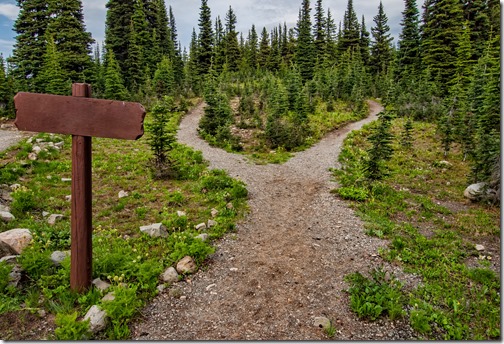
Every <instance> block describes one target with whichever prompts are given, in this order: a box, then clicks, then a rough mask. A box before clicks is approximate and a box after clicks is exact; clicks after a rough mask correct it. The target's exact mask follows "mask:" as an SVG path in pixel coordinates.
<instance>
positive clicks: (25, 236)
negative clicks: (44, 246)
mask: <svg viewBox="0 0 504 344" xmlns="http://www.w3.org/2000/svg"><path fill="white" fill-rule="evenodd" d="M32 239H33V237H32V235H31V232H30V230H29V229H26V228H14V229H11V230H8V231H5V232H2V233H0V240H1V241H3V242H4V243H6V244H7V245H9V246H10V247H11V248H12V249H13V250H14V252H15V253H16V254H21V252H23V250H24V249H25V248H26V247H27V246H28V245H29V244H30V242H31V241H32Z"/></svg>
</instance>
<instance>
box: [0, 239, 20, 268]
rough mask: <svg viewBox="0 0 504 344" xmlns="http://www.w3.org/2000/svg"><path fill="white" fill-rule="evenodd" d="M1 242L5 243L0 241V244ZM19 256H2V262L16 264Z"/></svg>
mask: <svg viewBox="0 0 504 344" xmlns="http://www.w3.org/2000/svg"><path fill="white" fill-rule="evenodd" d="M1 244H4V243H3V242H2V241H0V245H1ZM18 257H19V256H4V257H2V258H0V263H1V262H5V263H7V264H16V263H17V258H18Z"/></svg>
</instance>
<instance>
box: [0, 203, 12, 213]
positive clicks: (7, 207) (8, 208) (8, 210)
mask: <svg viewBox="0 0 504 344" xmlns="http://www.w3.org/2000/svg"><path fill="white" fill-rule="evenodd" d="M0 211H6V212H8V213H10V207H9V206H7V205H3V204H0Z"/></svg>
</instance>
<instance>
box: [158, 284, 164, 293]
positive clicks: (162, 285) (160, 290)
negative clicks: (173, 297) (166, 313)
mask: <svg viewBox="0 0 504 344" xmlns="http://www.w3.org/2000/svg"><path fill="white" fill-rule="evenodd" d="M156 289H157V290H158V291H159V292H160V293H162V292H163V291H164V290H165V289H166V287H165V286H164V284H160V285H158V286H157V287H156Z"/></svg>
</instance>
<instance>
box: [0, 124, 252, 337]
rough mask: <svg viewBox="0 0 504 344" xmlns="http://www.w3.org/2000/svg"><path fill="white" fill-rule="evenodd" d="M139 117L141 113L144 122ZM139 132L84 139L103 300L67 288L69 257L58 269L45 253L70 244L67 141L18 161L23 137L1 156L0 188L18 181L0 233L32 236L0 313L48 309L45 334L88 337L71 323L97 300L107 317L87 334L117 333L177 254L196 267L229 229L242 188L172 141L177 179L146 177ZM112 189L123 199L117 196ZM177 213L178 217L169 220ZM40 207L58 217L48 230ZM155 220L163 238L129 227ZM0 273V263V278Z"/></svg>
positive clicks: (145, 149) (1, 270)
mask: <svg viewBox="0 0 504 344" xmlns="http://www.w3.org/2000/svg"><path fill="white" fill-rule="evenodd" d="M179 119H180V118H177V120H179ZM149 120H150V119H149V116H147V118H146V121H149ZM147 135H148V133H146V135H145V136H144V137H143V138H141V139H140V140H138V141H125V140H112V139H99V138H93V141H92V145H93V160H92V161H93V166H92V168H93V276H92V278H93V279H94V278H101V279H102V280H105V281H107V282H109V283H111V284H112V285H113V290H114V292H115V294H116V300H115V301H114V302H112V303H110V304H107V305H104V304H103V302H102V301H100V300H101V298H102V297H103V296H104V293H103V292H100V291H98V290H96V289H95V288H91V289H90V290H89V291H88V292H86V293H84V294H82V295H79V294H76V293H73V292H72V291H71V290H70V286H69V275H70V265H69V264H70V261H69V259H66V260H65V261H64V262H63V263H62V265H61V266H60V267H55V266H54V265H53V264H52V263H51V262H50V260H49V256H50V254H51V253H52V252H53V251H55V250H61V251H65V250H69V249H70V210H71V209H70V208H71V203H70V202H69V201H67V200H66V199H65V196H66V195H70V194H71V183H69V182H62V181H61V178H63V177H68V178H70V177H71V160H70V159H71V138H70V137H68V136H59V139H61V140H64V148H63V150H62V152H61V153H59V152H50V153H49V154H47V155H46V157H44V160H38V161H33V162H32V161H29V160H24V159H25V158H24V157H25V156H26V155H27V154H25V153H26V152H29V151H31V145H29V144H26V143H21V144H19V145H18V146H16V147H13V148H12V149H11V150H9V151H8V152H6V153H5V154H4V155H3V158H2V162H3V169H2V173H0V184H12V183H19V184H21V185H22V188H21V189H19V190H18V191H17V192H16V193H13V198H14V201H13V202H12V204H11V207H12V210H13V212H14V213H15V216H16V220H15V221H12V222H10V223H0V231H5V230H9V229H11V228H29V229H30V230H31V231H32V233H33V242H32V244H31V246H30V247H29V248H27V249H26V250H25V251H23V253H22V255H21V256H20V258H19V262H20V263H21V265H22V266H23V268H24V270H25V271H26V277H27V278H26V281H24V282H23V284H22V286H21V288H20V289H16V288H12V287H5V286H3V285H0V287H1V289H0V299H1V300H0V304H1V306H0V315H1V314H2V313H5V312H9V311H11V312H20V313H19V314H20V316H22V312H23V311H28V310H29V309H33V310H35V311H36V310H39V309H44V310H45V311H46V312H48V313H53V314H54V315H56V320H57V321H56V323H57V326H58V330H57V331H56V333H55V334H54V335H53V337H52V339H77V338H88V337H89V334H88V333H87V332H86V331H85V330H84V329H83V328H82V326H80V324H78V323H77V322H76V320H75V319H80V318H81V317H83V316H84V315H85V313H86V312H87V311H88V310H89V308H90V307H91V306H92V305H93V304H98V305H99V306H103V307H104V308H106V309H107V311H109V312H110V314H109V315H110V318H111V322H110V325H109V327H108V328H107V330H105V331H104V332H103V333H101V334H100V335H98V336H97V337H95V339H127V338H128V337H129V329H128V323H129V322H130V321H131V319H133V318H134V317H135V316H136V315H137V314H138V312H139V310H140V309H141V307H142V306H143V305H144V304H145V303H147V302H148V301H149V300H150V299H152V298H153V297H154V296H155V295H156V294H157V293H158V291H157V289H156V286H157V285H158V284H159V282H158V278H159V275H160V273H161V272H162V271H164V270H165V269H166V268H167V267H169V266H172V265H173V264H175V263H176V262H177V261H178V260H179V259H180V258H182V257H184V256H185V255H190V256H192V257H193V258H194V259H195V261H196V263H197V264H198V265H199V266H202V265H204V264H205V259H206V257H207V256H208V255H209V254H211V253H212V252H213V251H214V248H213V247H212V246H211V241H212V240H216V239H218V238H220V237H222V236H223V235H224V234H225V233H227V232H230V231H233V230H234V229H235V223H236V221H237V219H238V218H240V216H242V214H243V213H244V212H245V211H246V208H247V205H246V198H247V190H246V188H245V185H244V184H243V183H242V182H240V181H237V180H234V179H232V178H230V177H229V176H228V175H227V174H226V173H225V172H224V171H219V170H208V169H207V167H206V166H207V164H206V162H204V161H203V160H202V156H201V153H198V152H194V151H193V150H191V149H190V148H188V147H185V146H182V145H176V147H175V148H174V149H173V150H172V152H171V153H170V154H173V156H174V157H176V161H177V166H176V168H177V170H178V171H179V172H180V174H179V176H180V178H179V179H177V180H173V179H172V180H160V179H155V178H153V173H151V170H150V167H149V166H151V165H150V164H149V162H150V159H151V157H152V154H151V152H150V148H149V146H148V145H147V144H146V142H147V139H146V136H147ZM37 137H45V134H40V135H38V136H37ZM49 177H50V178H49ZM121 190H125V191H127V192H128V193H129V196H127V197H125V198H122V199H119V198H118V193H119V191H121ZM229 203H231V204H232V205H233V207H232V208H231V209H229V208H228V207H227V204H229ZM212 208H216V209H217V210H218V211H219V213H218V216H217V217H216V218H214V220H215V221H216V222H217V225H216V226H213V227H212V228H210V229H208V230H206V232H207V233H208V234H209V238H210V242H203V241H201V240H199V239H195V236H197V235H198V234H199V233H198V232H197V231H196V230H195V229H194V226H195V225H196V224H198V223H200V222H206V221H207V220H208V219H209V218H211V215H210V211H211V209H212ZM178 210H182V211H184V212H186V214H187V216H182V217H179V216H178V215H177V211H178ZM42 211H47V212H50V213H61V214H63V215H65V218H64V220H62V221H60V222H58V223H56V224H55V225H54V226H50V225H48V224H47V223H46V219H44V218H43V217H42ZM156 222H163V223H164V224H165V225H166V226H167V228H168V232H169V236H168V237H167V238H151V237H149V236H147V235H146V234H143V233H141V232H140V231H139V227H140V226H143V225H148V224H151V223H156ZM6 269H7V268H6V267H4V266H3V265H2V266H0V275H2V276H3V275H4V274H5V273H6V271H7V270H6ZM121 283H125V286H122V284H121ZM29 305H35V306H34V307H30V306H29ZM75 315H76V317H77V318H76V317H75ZM0 319H1V317H0ZM0 321H1V320H0Z"/></svg>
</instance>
